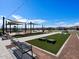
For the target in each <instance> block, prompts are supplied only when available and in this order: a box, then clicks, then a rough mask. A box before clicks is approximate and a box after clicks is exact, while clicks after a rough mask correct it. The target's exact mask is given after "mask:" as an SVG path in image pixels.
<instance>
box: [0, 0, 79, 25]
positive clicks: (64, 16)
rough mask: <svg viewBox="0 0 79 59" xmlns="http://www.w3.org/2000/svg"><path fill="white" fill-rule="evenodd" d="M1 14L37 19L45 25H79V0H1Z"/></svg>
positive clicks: (24, 18) (9, 16) (8, 16)
mask: <svg viewBox="0 0 79 59" xmlns="http://www.w3.org/2000/svg"><path fill="white" fill-rule="evenodd" d="M21 4H23V6H22V7H21V8H19V9H18V10H17V11H16V12H15V13H13V14H11V13H12V12H13V11H14V10H16V8H17V7H18V6H20V5H21ZM10 14H11V15H10ZM0 16H6V17H7V18H15V19H21V21H22V20H23V21H25V20H31V21H36V22H39V23H41V24H44V25H45V26H72V25H79V0H0ZM0 23H2V22H0Z"/></svg>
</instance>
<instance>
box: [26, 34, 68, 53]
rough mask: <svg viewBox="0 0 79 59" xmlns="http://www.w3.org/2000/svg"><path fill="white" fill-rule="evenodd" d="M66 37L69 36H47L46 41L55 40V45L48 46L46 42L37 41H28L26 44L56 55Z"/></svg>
mask: <svg viewBox="0 0 79 59" xmlns="http://www.w3.org/2000/svg"><path fill="white" fill-rule="evenodd" d="M68 37H69V34H55V35H50V36H47V38H48V39H55V40H56V43H55V44H50V43H47V41H40V40H38V39H34V40H30V41H27V42H28V43H30V44H32V45H35V46H37V47H40V48H42V49H44V50H47V51H49V52H51V53H54V54H56V53H57V52H58V50H59V49H60V48H61V46H62V45H63V43H64V42H65V41H66V39H67V38H68Z"/></svg>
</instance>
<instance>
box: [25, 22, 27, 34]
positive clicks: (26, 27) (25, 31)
mask: <svg viewBox="0 0 79 59" xmlns="http://www.w3.org/2000/svg"><path fill="white" fill-rule="evenodd" d="M26 28H27V24H26V23H25V33H26Z"/></svg>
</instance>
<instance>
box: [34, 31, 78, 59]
mask: <svg viewBox="0 0 79 59" xmlns="http://www.w3.org/2000/svg"><path fill="white" fill-rule="evenodd" d="M34 52H35V53H36V54H37V55H38V58H39V59H79V39H78V37H77V35H76V33H75V32H72V33H71V37H70V39H69V41H68V42H67V44H66V45H65V46H64V48H63V50H62V51H61V53H60V54H59V56H52V55H50V54H47V53H45V52H43V51H41V50H37V49H36V48H34Z"/></svg>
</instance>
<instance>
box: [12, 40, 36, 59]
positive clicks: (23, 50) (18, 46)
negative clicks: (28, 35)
mask: <svg viewBox="0 0 79 59" xmlns="http://www.w3.org/2000/svg"><path fill="white" fill-rule="evenodd" d="M11 41H12V44H14V45H15V47H14V48H11V50H12V51H13V53H14V55H15V56H16V57H17V58H18V59H25V58H24V57H26V56H27V58H28V59H35V57H36V55H35V54H34V53H33V51H32V45H30V44H27V43H24V42H19V41H15V40H13V39H11ZM24 55H25V56H24ZM27 58H26V59H27Z"/></svg>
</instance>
